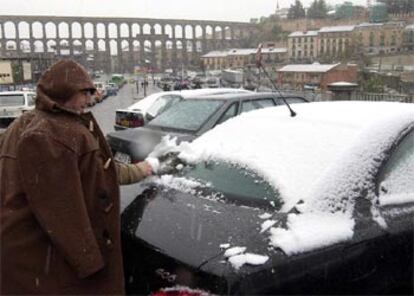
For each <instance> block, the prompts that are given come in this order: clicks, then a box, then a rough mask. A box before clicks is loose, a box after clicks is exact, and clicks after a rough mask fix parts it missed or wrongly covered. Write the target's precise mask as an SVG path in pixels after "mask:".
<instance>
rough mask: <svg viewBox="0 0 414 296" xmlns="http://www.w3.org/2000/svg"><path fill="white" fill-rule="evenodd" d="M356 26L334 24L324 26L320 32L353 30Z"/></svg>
mask: <svg viewBox="0 0 414 296" xmlns="http://www.w3.org/2000/svg"><path fill="white" fill-rule="evenodd" d="M354 29H355V26H334V27H323V28H321V29H320V30H319V32H320V33H333V32H352V31H353V30H354Z"/></svg>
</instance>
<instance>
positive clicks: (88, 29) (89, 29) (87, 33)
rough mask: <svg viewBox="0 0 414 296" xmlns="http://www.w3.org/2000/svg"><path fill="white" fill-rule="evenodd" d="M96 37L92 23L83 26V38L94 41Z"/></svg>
mask: <svg viewBox="0 0 414 296" xmlns="http://www.w3.org/2000/svg"><path fill="white" fill-rule="evenodd" d="M95 36H96V34H95V32H94V30H93V24H92V23H89V22H88V23H85V24H83V38H88V39H92V38H94V37H95Z"/></svg>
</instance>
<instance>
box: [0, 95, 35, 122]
mask: <svg viewBox="0 0 414 296" xmlns="http://www.w3.org/2000/svg"><path fill="white" fill-rule="evenodd" d="M35 98H36V93H35V92H30V91H6V92H0V129H5V128H7V127H8V126H9V125H10V123H12V122H13V120H15V119H16V118H17V117H19V116H20V115H22V114H23V113H24V112H26V111H29V110H33V109H34V106H35Z"/></svg>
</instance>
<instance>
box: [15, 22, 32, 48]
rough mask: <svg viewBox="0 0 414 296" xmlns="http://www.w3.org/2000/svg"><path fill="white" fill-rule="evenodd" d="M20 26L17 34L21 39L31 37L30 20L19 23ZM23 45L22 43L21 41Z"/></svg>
mask: <svg viewBox="0 0 414 296" xmlns="http://www.w3.org/2000/svg"><path fill="white" fill-rule="evenodd" d="M17 27H18V34H17V36H18V37H19V38H20V39H29V38H30V26H29V23H28V22H24V21H23V22H19V24H18V25H17ZM20 45H21V43H20Z"/></svg>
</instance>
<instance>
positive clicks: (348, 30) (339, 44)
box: [318, 26, 355, 57]
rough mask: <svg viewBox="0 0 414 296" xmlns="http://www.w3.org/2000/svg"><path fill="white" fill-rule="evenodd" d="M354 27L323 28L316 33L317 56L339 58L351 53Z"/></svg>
mask: <svg viewBox="0 0 414 296" xmlns="http://www.w3.org/2000/svg"><path fill="white" fill-rule="evenodd" d="M354 29H355V26H334V27H323V28H321V29H320V30H319V31H318V33H319V34H318V37H319V56H321V57H323V56H330V57H340V56H343V55H350V54H351V53H352V52H353V48H352V45H353V43H352V38H353V32H354Z"/></svg>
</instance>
